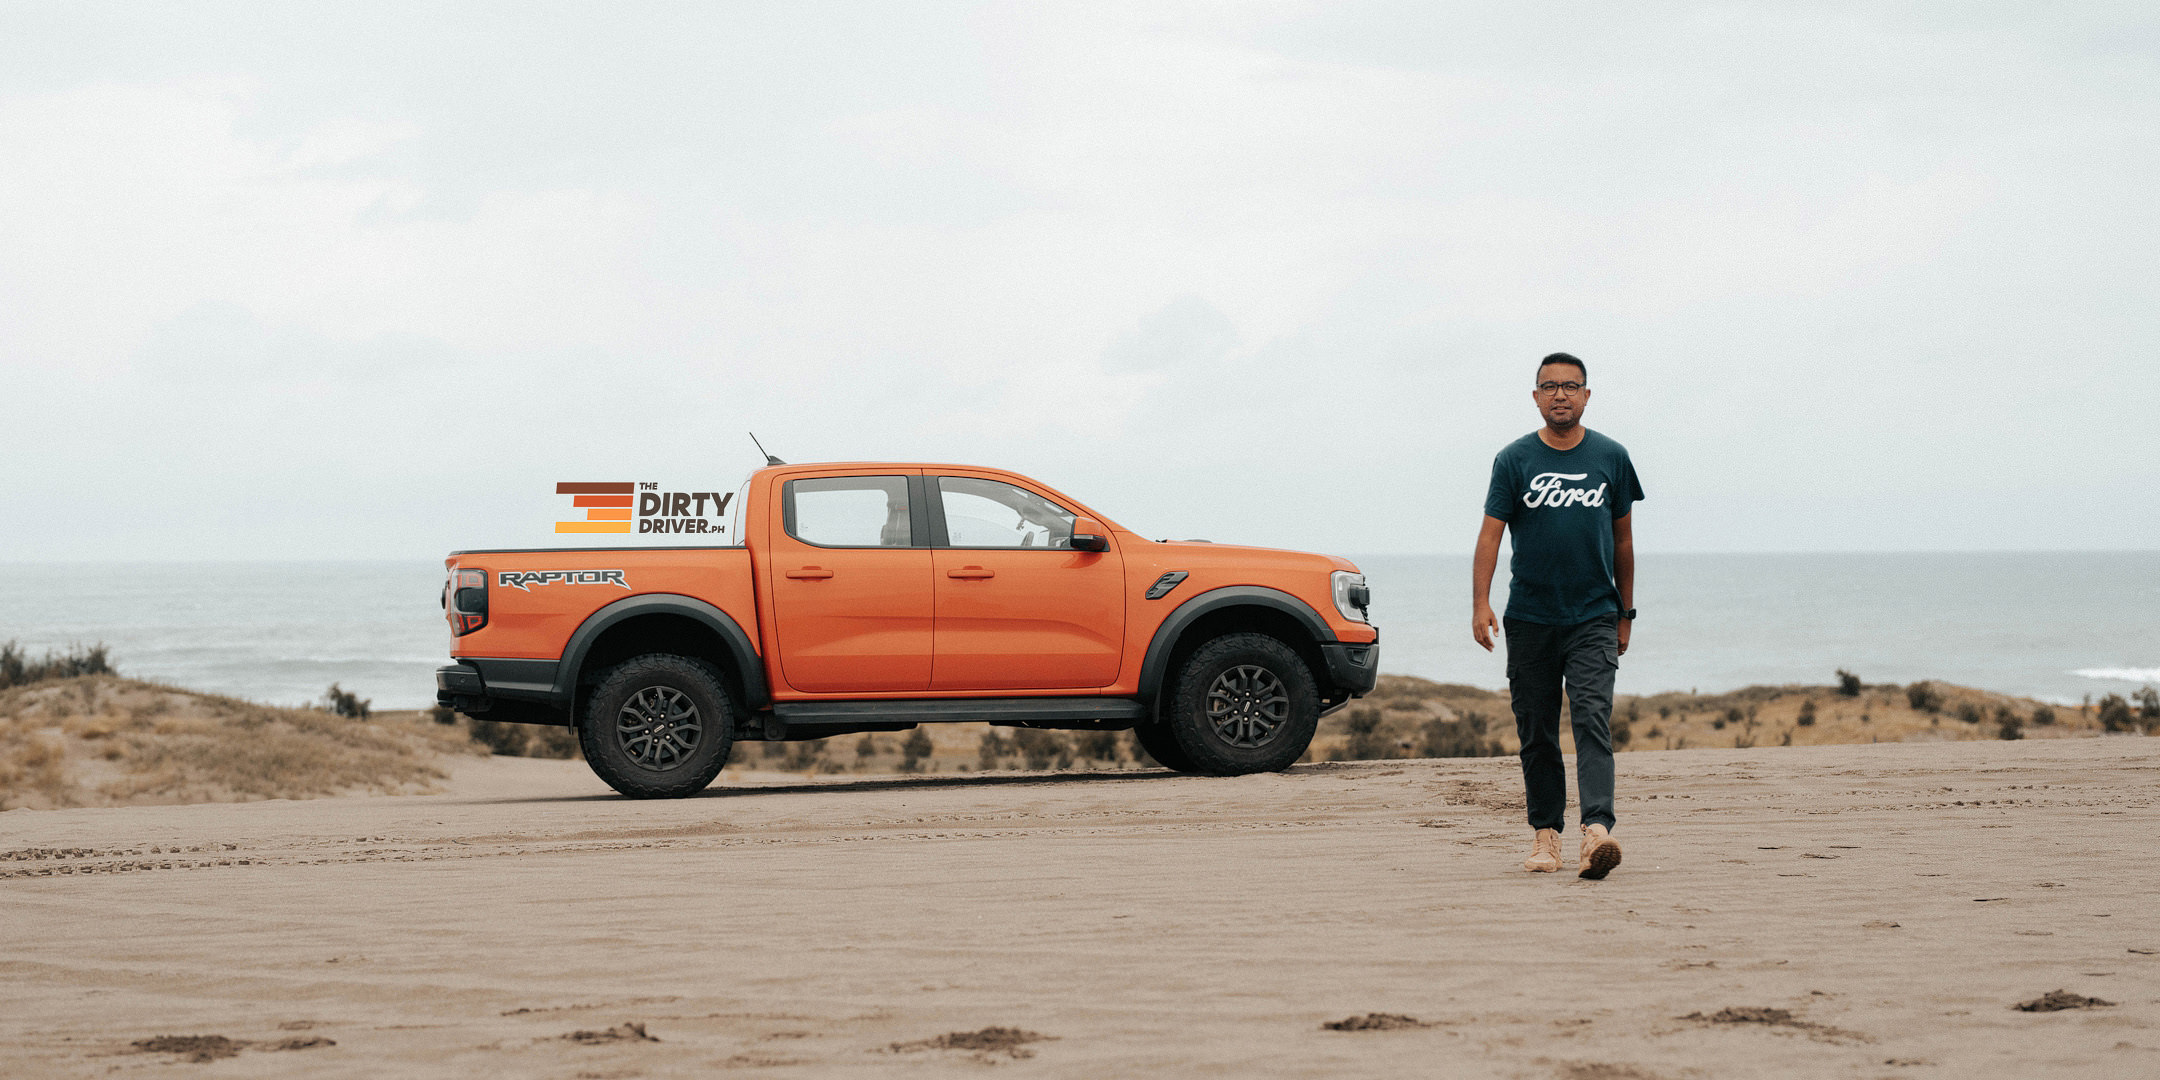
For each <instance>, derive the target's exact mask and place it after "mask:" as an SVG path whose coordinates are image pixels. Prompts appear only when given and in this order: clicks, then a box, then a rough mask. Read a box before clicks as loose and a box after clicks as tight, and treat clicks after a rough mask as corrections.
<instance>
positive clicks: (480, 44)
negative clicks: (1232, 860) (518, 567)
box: [0, 2, 2160, 561]
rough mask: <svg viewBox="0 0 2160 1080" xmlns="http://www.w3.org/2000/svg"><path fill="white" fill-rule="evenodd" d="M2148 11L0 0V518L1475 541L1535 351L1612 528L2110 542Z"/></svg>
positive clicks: (334, 537) (293, 554) (2142, 302)
mask: <svg viewBox="0 0 2160 1080" xmlns="http://www.w3.org/2000/svg"><path fill="white" fill-rule="evenodd" d="M2156 11H2160V9H2156V8H2155V7H2154V6H2153V5H2152V4H2150V3H2149V2H2148V3H2121V4H2067V5H2052V4H2050V5H2039V4H2030V3H2000V4H1982V3H1942V4H1918V5H1909V6H1903V7H1898V6H1894V5H1886V4H1862V3H1855V4H1820V5H1810V4H1801V3H1792V2H1777V3H1764V4H1703V5H1684V4H1681V5H1647V4H1626V5H1615V4H1609V3H1541V4H1535V5H1492V4H1487V3H1478V4H1469V3H1465V4H1437V3H1431V2H1408V3H1400V4H1388V3H1332V2H1331V3H1311V4H1304V3H1281V4H1266V3H1259V4H1223V3H1200V4H1188V5H1177V4H1167V3H1161V2H1149V3H1144V4H1134V5H1129V6H1121V5H1114V4H1105V3H1084V4H1069V5H1058V4H985V5H973V4H951V5H939V4H927V3H904V4H903V3H889V4H793V3H789V4H782V3H771V4H756V5H750V4H741V5H722V4H630V3H608V4H595V5H576V4H524V3H521V4H504V5H482V4H462V5H459V4H440V3H429V4H419V5H411V6H404V5H397V4H389V3H380V2H371V3H366V4H353V5H333V4H321V3H276V4H166V5H157V6H155V7H152V6H150V5H139V4H132V3H130V4H116V5H109V6H107V5H95V4H85V3H64V4H29V3H14V2H10V3H4V4H0V377H4V381H0V508H4V509H0V561H5V560H16V559H23V560H40V559H101V558H126V559H168V558H169V559H201V558H312V557H394V558H432V557H435V556H437V555H439V554H440V553H441V552H442V551H444V550H446V549H449V548H452V547H463V546H475V545H480V544H498V543H511V544H518V545H520V546H531V545H537V544H546V543H552V542H553V541H554V539H555V538H554V537H553V536H552V535H551V534H550V533H549V531H548V529H549V526H548V524H547V523H548V522H550V521H552V520H554V519H555V518H556V517H557V516H558V510H559V509H560V507H558V506H557V503H558V502H559V500H557V499H556V498H555V497H554V495H553V485H554V484H555V482H557V481H559V480H631V479H636V480H665V481H669V482H670V483H672V484H678V485H682V486H691V487H699V488H710V489H715V490H717V489H723V488H732V487H734V486H735V485H736V484H737V483H738V482H739V480H740V478H741V476H742V474H743V472H744V471H745V470H746V469H748V468H749V467H751V466H752V465H754V464H755V463H756V462H757V460H758V459H757V458H756V457H755V455H754V453H753V451H752V449H751V447H750V443H749V441H748V439H747V438H745V436H744V435H743V432H744V431H745V430H749V429H755V430H756V431H757V432H758V434H759V436H760V437H762V438H763V439H764V441H765V444H766V446H767V447H768V448H770V449H771V450H772V451H773V452H774V453H777V454H779V455H780V456H782V457H784V458H787V459H789V460H791V461H795V460H804V461H814V460H844V459H855V458H871V459H930V460H957V461H966V462H977V463H982V464H990V465H999V466H1005V467H1010V468H1014V469H1018V470H1020V471H1022V472H1026V473H1029V474H1032V475H1035V476H1037V477H1039V478H1040V479H1042V480H1043V481H1045V482H1047V483H1049V484H1052V485H1054V486H1056V487H1059V488H1062V489H1064V490H1066V491H1068V492H1070V493H1072V494H1073V495H1074V496H1076V497H1078V498H1081V499H1084V500H1086V501H1088V502H1090V503H1092V504H1093V505H1094V506H1096V507H1097V508H1098V509H1099V510H1101V511H1102V512H1104V513H1106V514H1108V515H1109V516H1111V517H1112V518H1114V519H1117V520H1118V521H1120V522H1121V523H1123V524H1125V525H1127V526H1129V527H1131V528H1135V529H1138V530H1140V531H1141V532H1142V533H1145V534H1148V535H1151V536H1173V537H1188V536H1200V537H1208V538H1212V539H1216V540H1224V541H1229V540H1238V541H1247V542H1256V543H1266V544H1275V545H1283V546H1294V547H1305V548H1314V549H1319V550H1328V551H1336V552H1343V553H1351V554H1356V553H1381V552H1424V551H1435V552H1453V553H1464V552H1467V550H1468V548H1469V546H1470V543H1471V541H1472V539H1473V537H1474V535H1475V533H1476V530H1477V522H1478V517H1479V514H1480V509H1479V508H1480V506H1481V501H1482V495H1483V491H1484V486H1485V482H1486V479H1487V475H1488V470H1489V468H1490V464H1491V460H1492V455H1493V453H1494V451H1495V450H1497V449H1498V448H1499V447H1500V445H1502V444H1503V443H1504V442H1505V441H1507V440H1508V439H1510V438H1513V437H1515V436H1518V435H1520V434H1522V433H1523V432H1526V431H1528V430H1530V429H1531V428H1532V427H1534V426H1535V424H1536V422H1537V417H1536V414H1535V412H1534V411H1533V408H1532V406H1531V404H1530V401H1529V387H1530V383H1531V381H1532V373H1533V368H1534V366H1535V363H1536V359H1537V357H1539V356H1541V355H1543V354H1544V353H1547V352H1551V351H1554V350H1567V351H1570V352H1574V353H1576V354H1578V355H1580V356H1582V357H1584V358H1586V359H1587V360H1588V361H1589V363H1590V372H1591V380H1590V381H1591V384H1592V386H1593V387H1594V389H1595V399H1594V400H1593V401H1592V403H1591V405H1590V409H1589V413H1588V422H1589V424H1590V426H1591V427H1593V428H1596V429H1598V430H1601V431H1604V432H1605V433H1607V434H1609V435H1612V436H1613V437H1615V438H1617V439H1619V440H1620V441H1622V442H1623V443H1625V444H1627V446H1628V447H1629V448H1630V450H1631V451H1632V452H1633V454H1634V457H1635V461H1636V464H1637V467H1638V469H1639V470H1640V472H1641V474H1642V477H1643V482H1644V486H1645V488H1646V490H1647V491H1648V493H1649V499H1648V501H1646V502H1644V503H1643V504H1642V505H1641V507H1640V509H1639V512H1638V513H1637V515H1636V518H1637V525H1636V535H1637V536H1638V537H1639V544H1640V546H1641V547H1642V548H1643V549H1644V550H1646V551H1778V550H1885V549H1975V548H1980V549H1986V548H2124V547H2136V548H2151V547H2154V546H2160V544H2156V541H2155V540H2154V537H2155V536H2160V498H2156V497H2155V494H2156V492H2160V435H2156V433H2155V425H2154V423H2153V421H2152V406H2151V401H2152V398H2153V392H2152V391H2153V383H2154V382H2155V379H2156V378H2160V198H2156V196H2155V192H2156V191H2160V136H2156V133H2160V15H2156V14H2155V12H2156Z"/></svg>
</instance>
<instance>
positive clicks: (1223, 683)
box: [1207, 664, 1290, 750]
mask: <svg viewBox="0 0 2160 1080" xmlns="http://www.w3.org/2000/svg"><path fill="white" fill-rule="evenodd" d="M1207 722H1208V726H1209V727H1210V728H1213V729H1214V730H1215V737H1216V738H1218V739H1221V740H1222V741H1223V743H1224V744H1225V745H1228V746H1233V747H1236V748H1237V749H1240V750H1258V749H1259V748H1261V747H1263V746H1266V745H1267V744H1268V743H1270V742H1272V741H1274V739H1275V737H1276V736H1277V735H1280V734H1282V730H1283V727H1284V726H1285V725H1287V724H1288V723H1289V722H1290V691H1289V690H1288V689H1287V688H1285V687H1284V686H1283V683H1282V680H1281V679H1279V678H1276V677H1275V673H1274V672H1272V671H1269V670H1268V669H1266V668H1264V667H1261V666H1260V665H1258V664H1239V665H1238V666H1236V667H1234V668H1231V669H1230V670H1228V671H1225V672H1223V673H1222V674H1220V675H1217V676H1215V684H1214V685H1213V686H1210V687H1208V692H1207Z"/></svg>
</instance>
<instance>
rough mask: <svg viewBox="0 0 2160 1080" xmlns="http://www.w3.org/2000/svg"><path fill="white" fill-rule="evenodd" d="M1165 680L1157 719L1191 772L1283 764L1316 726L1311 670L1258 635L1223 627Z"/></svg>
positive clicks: (1299, 753) (1308, 741)
mask: <svg viewBox="0 0 2160 1080" xmlns="http://www.w3.org/2000/svg"><path fill="white" fill-rule="evenodd" d="M1173 685H1174V687H1175V689H1174V690H1173V691H1172V692H1171V695H1170V699H1169V701H1168V702H1167V703H1166V706H1165V708H1164V709H1163V719H1164V720H1165V721H1167V726H1168V728H1169V732H1170V735H1171V736H1172V737H1173V738H1175V739H1176V740H1177V744H1178V749H1180V750H1182V751H1183V752H1184V754H1185V757H1186V759H1187V760H1188V761H1190V762H1191V763H1192V766H1193V771H1195V772H1202V773H1207V774H1208V775H1210V776H1242V775H1244V774H1246V773H1256V772H1275V771H1277V770H1280V769H1287V768H1289V767H1290V766H1291V765H1292V764H1294V763H1296V761H1297V759H1298V758H1300V757H1303V756H1304V755H1305V750H1306V748H1307V747H1309V746H1311V745H1312V738H1313V732H1314V731H1315V730H1317V729H1318V728H1319V726H1320V690H1319V687H1318V686H1317V685H1316V684H1315V682H1314V681H1313V675H1312V670H1311V669H1310V668H1307V667H1306V666H1305V661H1304V659H1303V658H1301V657H1299V656H1298V654H1297V651H1296V650H1294V649H1292V648H1291V647H1290V646H1288V645H1286V644H1284V643H1283V642H1282V641H1281V640H1280V639H1278V638H1273V637H1270V636H1268V635H1266V634H1226V635H1224V636H1222V637H1219V638H1216V639H1215V640H1213V641H1210V642H1208V643H1207V644H1205V645H1202V646H1200V648H1199V649H1198V650H1197V651H1195V652H1194V653H1193V654H1192V656H1191V658H1189V659H1187V660H1186V661H1185V664H1184V666H1183V667H1181V668H1179V669H1178V673H1177V681H1176V683H1174V684H1173Z"/></svg>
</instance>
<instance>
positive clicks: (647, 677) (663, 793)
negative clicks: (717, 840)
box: [578, 653, 735, 799]
mask: <svg viewBox="0 0 2160 1080" xmlns="http://www.w3.org/2000/svg"><path fill="white" fill-rule="evenodd" d="M734 731H735V717H734V713H733V710H732V708H731V706H730V704H729V702H728V696H727V690H726V688H725V687H723V686H722V685H721V682H720V673H719V672H717V671H715V670H713V667H712V665H710V664H707V663H704V662H703V661H699V660H692V659H690V658H689V657H686V656H674V655H670V654H667V653H648V654H646V655H644V656H638V657H633V658H631V659H629V660H625V661H623V662H622V663H620V664H617V665H616V666H615V667H613V668H610V669H609V670H608V671H607V673H606V674H604V675H602V676H601V677H600V685H599V686H598V687H596V688H594V690H593V694H592V697H591V699H590V700H589V701H588V702H587V703H586V708H585V717H584V720H583V721H582V722H581V723H579V724H578V743H579V745H580V746H581V747H582V748H583V749H584V751H585V761H586V763H587V764H590V765H591V766H592V770H593V772H595V773H597V774H599V777H600V779H602V780H605V781H607V785H608V786H609V787H611V788H614V789H615V790H616V791H619V792H622V793H623V794H624V795H628V796H630V797H631V798H633V799H679V798H682V797H683V796H685V795H695V794H697V793H698V792H700V791H703V790H705V788H706V786H707V785H709V784H711V783H712V780H713V777H715V776H718V775H719V774H720V767H721V766H723V765H725V764H727V758H728V751H729V750H730V749H731V747H732V744H733V741H734Z"/></svg>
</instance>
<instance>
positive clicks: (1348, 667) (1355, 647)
mask: <svg viewBox="0 0 2160 1080" xmlns="http://www.w3.org/2000/svg"><path fill="white" fill-rule="evenodd" d="M1320 657H1321V659H1323V660H1325V661H1327V676H1328V681H1329V682H1332V683H1334V684H1335V688H1336V689H1337V690H1339V691H1341V692H1342V693H1343V694H1344V695H1346V696H1348V697H1363V696H1365V695H1366V694H1369V693H1372V688H1373V687H1374V686H1376V685H1378V684H1379V682H1380V642H1379V640H1378V639H1374V641H1373V642H1372V643H1371V644H1369V645H1360V644H1353V643H1351V642H1347V641H1323V642H1321V643H1320Z"/></svg>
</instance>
